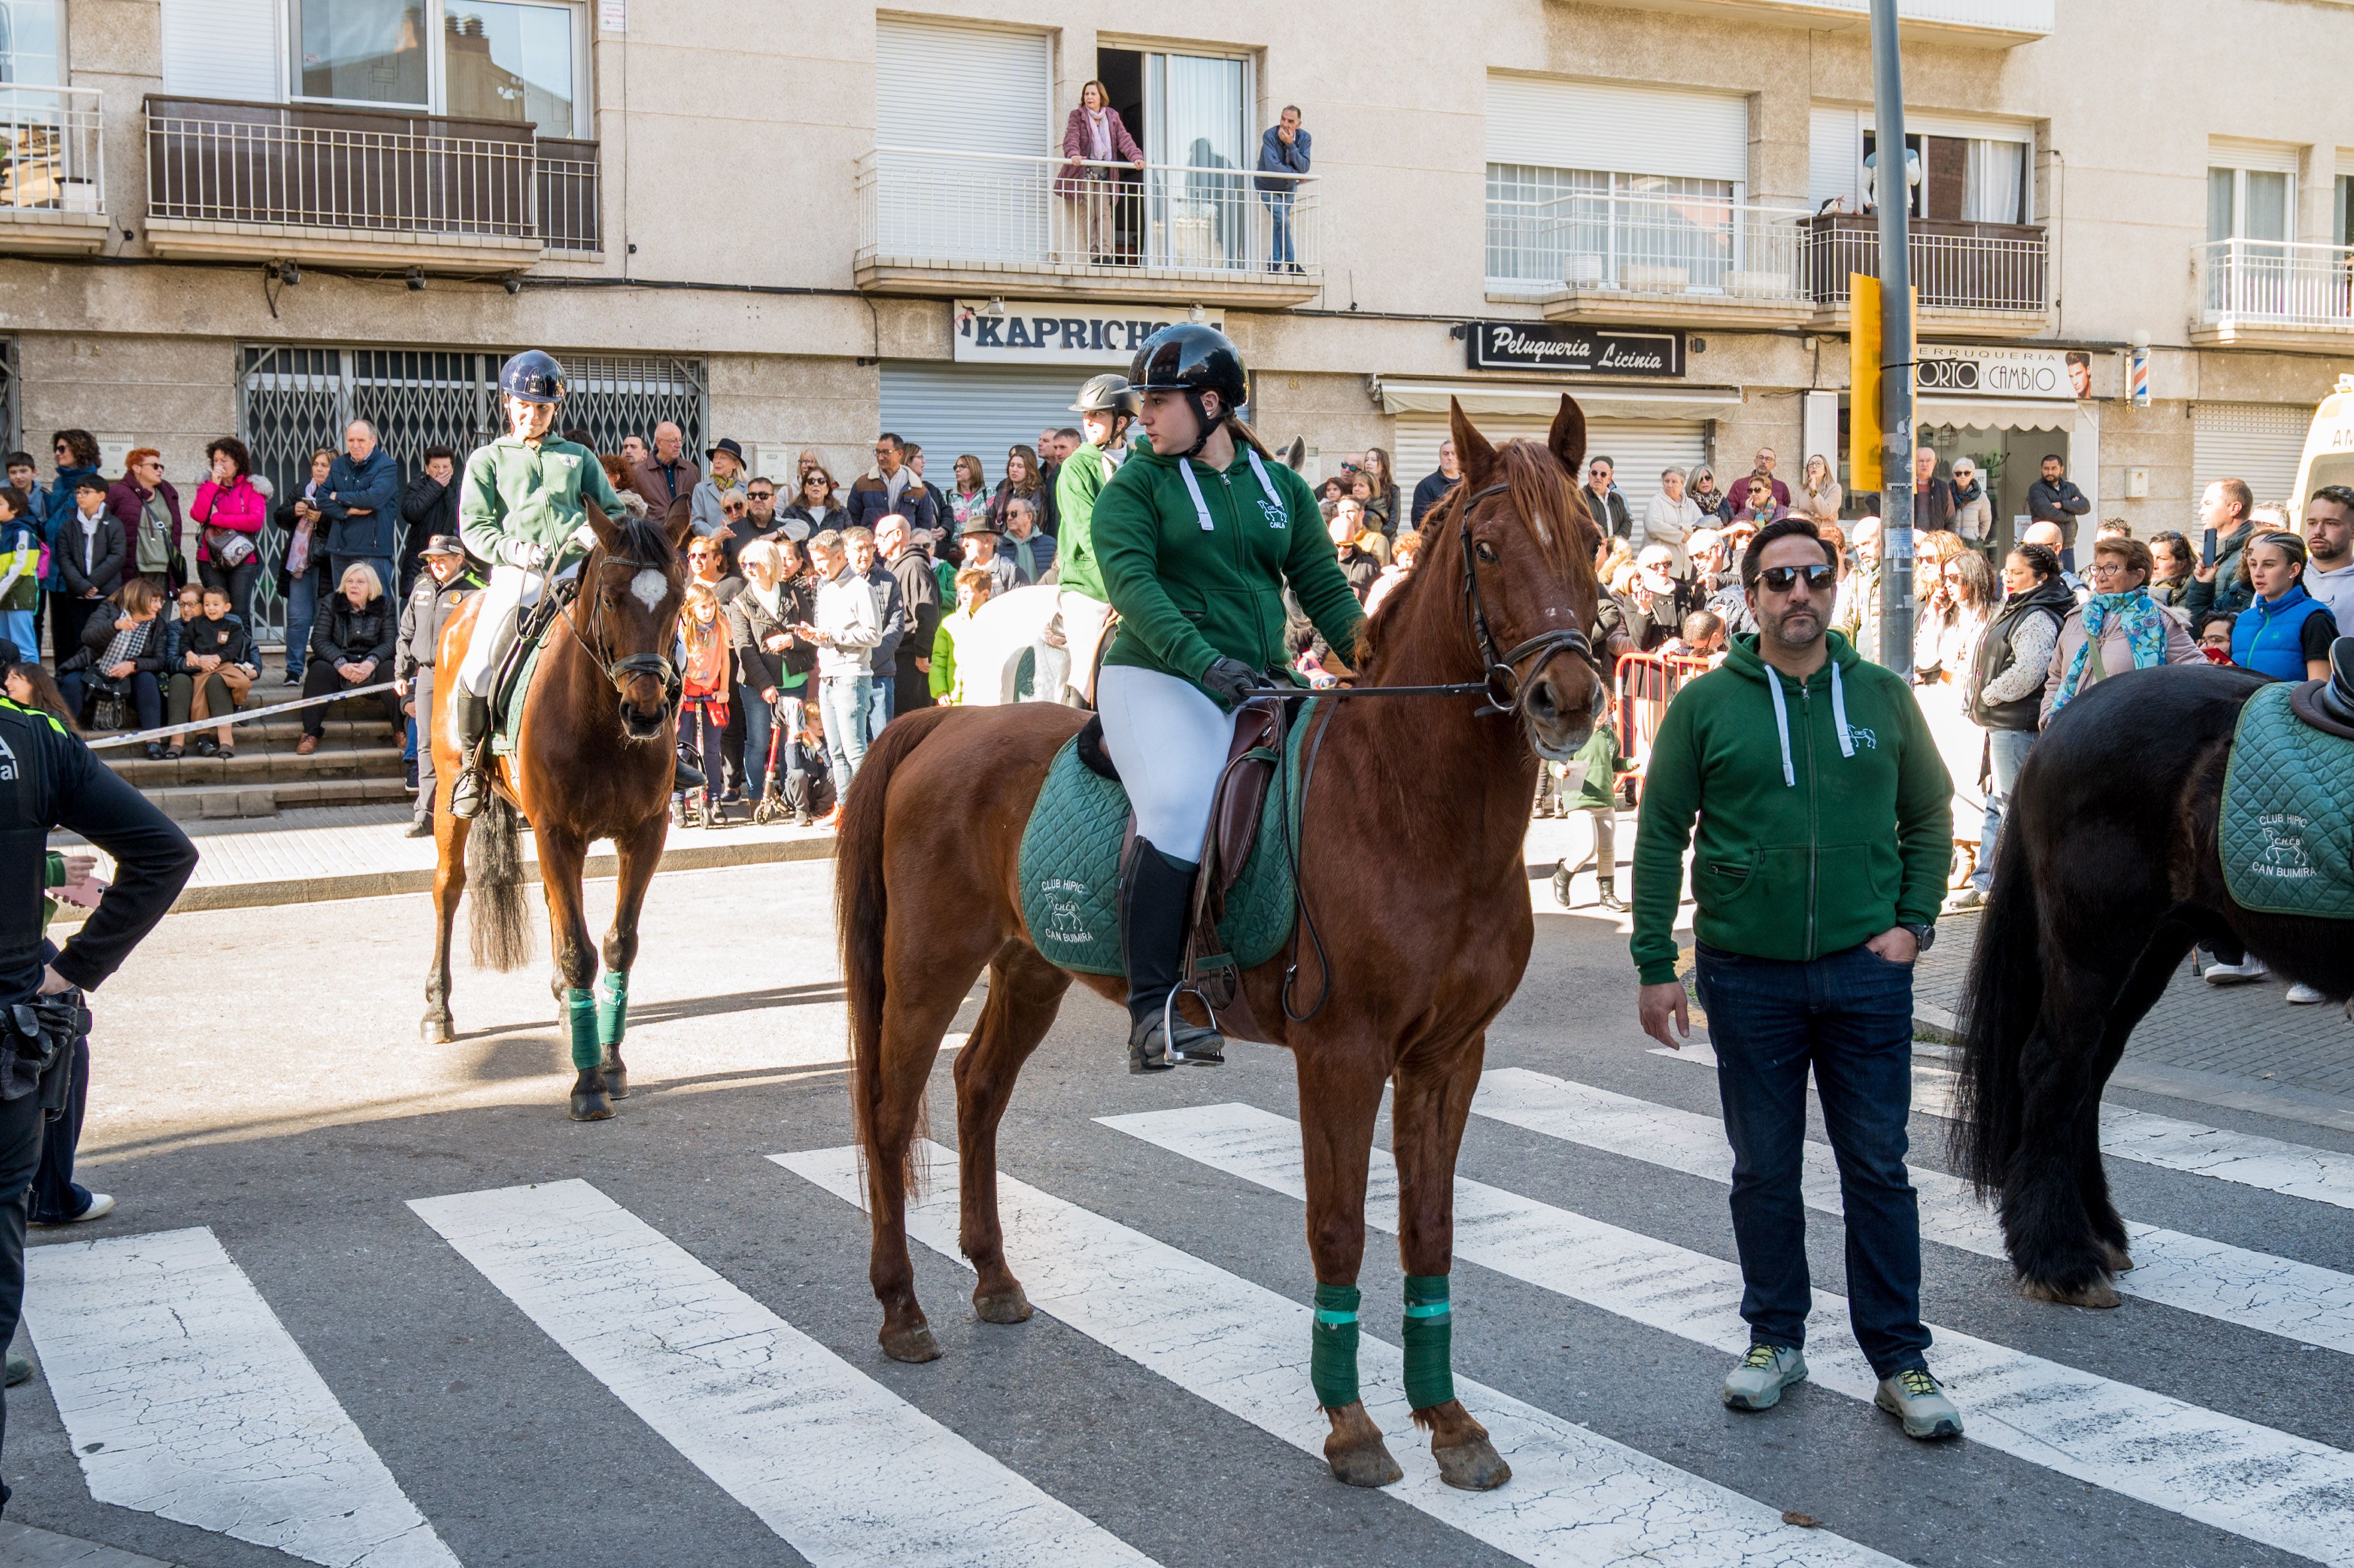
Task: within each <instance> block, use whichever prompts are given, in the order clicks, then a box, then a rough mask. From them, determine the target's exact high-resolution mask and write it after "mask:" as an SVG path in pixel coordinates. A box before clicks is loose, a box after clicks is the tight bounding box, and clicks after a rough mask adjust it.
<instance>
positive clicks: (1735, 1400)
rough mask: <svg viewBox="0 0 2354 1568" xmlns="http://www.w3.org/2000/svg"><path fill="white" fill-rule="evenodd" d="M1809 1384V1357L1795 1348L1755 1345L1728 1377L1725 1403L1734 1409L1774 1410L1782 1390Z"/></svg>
mask: <svg viewBox="0 0 2354 1568" xmlns="http://www.w3.org/2000/svg"><path fill="white" fill-rule="evenodd" d="M1806 1381H1807V1358H1806V1357H1804V1356H1802V1355H1800V1354H1799V1353H1798V1351H1797V1347H1796V1346H1794V1345H1752V1346H1750V1347H1749V1353H1748V1354H1747V1355H1745V1356H1744V1357H1742V1358H1741V1364H1740V1365H1739V1366H1737V1367H1734V1369H1733V1370H1732V1371H1731V1372H1727V1373H1725V1374H1724V1403H1725V1405H1726V1407H1727V1408H1728V1409H1733V1410H1770V1409H1772V1408H1773V1407H1774V1406H1775V1405H1776V1404H1780V1403H1781V1399H1782V1391H1783V1390H1784V1389H1786V1388H1787V1387H1789V1386H1790V1385H1791V1384H1792V1383H1804V1382H1806Z"/></svg>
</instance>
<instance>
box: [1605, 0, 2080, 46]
mask: <svg viewBox="0 0 2354 1568" xmlns="http://www.w3.org/2000/svg"><path fill="white" fill-rule="evenodd" d="M1617 3H1618V4H1620V5H1628V6H1630V7H1632V8H1634V9H1637V10H1644V11H1677V12H1681V13H1683V14H1685V15H1687V16H1721V17H1723V18H1725V19H1726V20H1729V21H1735V22H1747V23H1753V24H1755V23H1763V24H1765V25H1766V26H1785V27H1804V28H1807V29H1808V31H1810V32H1819V33H1835V32H1847V31H1853V32H1859V33H1861V32H1865V31H1868V30H1870V28H1871V26H1872V7H1871V0H1617ZM2058 9H2059V0H1896V19H1897V21H1898V23H1899V24H1900V25H1901V26H1903V31H1904V36H1905V37H1908V38H1923V39H1934V40H1935V41H1936V42H1938V43H1942V44H1961V45H1966V46H1972V47H1976V48H1996V49H2008V48H2016V47H2017V46H2019V45H2020V44H2031V43H2033V42H2034V41H2035V40H2036V39H2038V38H2041V37H2050V36H2051V33H2052V27H2053V26H2054V25H2055V23H2056V21H2057V16H2056V13H2057V11H2058Z"/></svg>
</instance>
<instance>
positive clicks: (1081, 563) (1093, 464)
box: [1055, 441, 1118, 602]
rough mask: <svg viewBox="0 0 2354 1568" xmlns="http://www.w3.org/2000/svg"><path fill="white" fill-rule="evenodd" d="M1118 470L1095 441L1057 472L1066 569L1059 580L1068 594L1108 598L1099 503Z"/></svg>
mask: <svg viewBox="0 0 2354 1568" xmlns="http://www.w3.org/2000/svg"><path fill="white" fill-rule="evenodd" d="M1117 471H1118V470H1116V469H1115V468H1114V467H1113V466H1112V461H1111V459H1110V458H1109V457H1108V456H1106V455H1105V452H1104V450H1103V448H1101V447H1099V446H1097V445H1096V444H1095V443H1094V442H1093V441H1089V442H1088V443H1087V445H1086V446H1083V447H1081V448H1080V449H1079V450H1077V451H1075V452H1073V453H1072V454H1071V455H1070V456H1069V457H1066V458H1065V459H1064V460H1063V464H1062V466H1061V467H1060V468H1058V469H1056V470H1055V552H1056V555H1057V556H1058V558H1059V561H1060V563H1061V567H1062V570H1061V572H1060V574H1059V577H1058V578H1057V580H1058V581H1060V582H1061V584H1062V586H1063V591H1064V592H1066V593H1080V594H1085V595H1087V598H1089V599H1097V600H1102V599H1104V581H1103V568H1102V567H1100V566H1098V565H1097V562H1096V537H1095V535H1096V528H1095V519H1096V502H1097V499H1098V498H1099V497H1101V495H1102V494H1103V488H1104V483H1105V482H1106V481H1108V480H1109V479H1110V478H1111V476H1112V475H1113V474H1114V473H1115V472H1117ZM1107 602H1108V601H1107Z"/></svg>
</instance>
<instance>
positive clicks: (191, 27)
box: [164, 0, 281, 103]
mask: <svg viewBox="0 0 2354 1568" xmlns="http://www.w3.org/2000/svg"><path fill="white" fill-rule="evenodd" d="M278 5H279V0H164V91H165V92H167V93H173V94H175V95H178V96H182V97H187V98H232V99H237V100H239V101H243V102H248V103H276V102H278V101H280V97H281V95H280V92H279V86H278V84H279V49H280V47H279V39H278Z"/></svg>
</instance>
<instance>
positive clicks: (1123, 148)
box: [1055, 109, 1144, 196]
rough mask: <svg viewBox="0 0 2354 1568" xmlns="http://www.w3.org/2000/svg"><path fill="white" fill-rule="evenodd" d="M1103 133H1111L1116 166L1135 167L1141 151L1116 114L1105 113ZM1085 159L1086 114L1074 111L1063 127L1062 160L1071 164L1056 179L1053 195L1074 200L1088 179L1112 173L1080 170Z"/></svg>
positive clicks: (1097, 170) (1112, 152) (1079, 110)
mask: <svg viewBox="0 0 2354 1568" xmlns="http://www.w3.org/2000/svg"><path fill="white" fill-rule="evenodd" d="M1104 129H1105V130H1106V131H1108V132H1110V133H1111V155H1112V158H1113V160H1114V161H1115V162H1123V163H1134V162H1136V161H1138V160H1140V159H1141V158H1142V157H1143V156H1144V150H1143V149H1142V148H1140V147H1139V146H1138V145H1137V144H1136V138H1135V137H1133V136H1130V135H1129V133H1128V127H1127V126H1126V125H1124V124H1122V123H1121V122H1120V118H1119V110H1117V109H1107V110H1105V111H1104ZM1063 156H1064V157H1066V158H1068V159H1069V160H1070V162H1069V163H1067V164H1064V165H1063V167H1062V169H1061V171H1060V172H1059V173H1058V174H1057V175H1055V195H1057V196H1077V195H1079V194H1081V192H1082V190H1083V189H1084V187H1085V185H1086V182H1087V180H1088V179H1089V178H1091V177H1095V178H1100V177H1103V176H1106V175H1109V174H1110V173H1111V171H1110V170H1108V169H1086V168H1082V167H1080V166H1079V165H1080V164H1081V163H1082V162H1083V161H1084V160H1085V159H1086V158H1087V111H1086V110H1085V109H1074V110H1072V111H1071V117H1070V119H1069V120H1067V121H1066V122H1064V124H1063Z"/></svg>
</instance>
